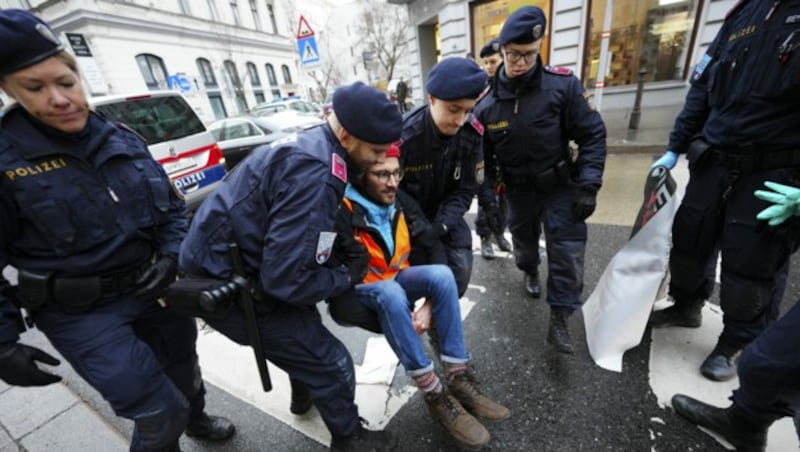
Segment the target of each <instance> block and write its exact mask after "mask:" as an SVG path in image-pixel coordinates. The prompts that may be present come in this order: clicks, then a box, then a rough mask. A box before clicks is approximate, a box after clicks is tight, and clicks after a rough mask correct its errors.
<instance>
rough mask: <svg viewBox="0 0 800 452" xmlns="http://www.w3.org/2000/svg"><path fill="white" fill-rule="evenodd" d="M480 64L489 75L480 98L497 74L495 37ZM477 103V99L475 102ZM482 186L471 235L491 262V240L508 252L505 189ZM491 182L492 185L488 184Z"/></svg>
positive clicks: (497, 185) (498, 60) (498, 58)
mask: <svg viewBox="0 0 800 452" xmlns="http://www.w3.org/2000/svg"><path fill="white" fill-rule="evenodd" d="M480 57H481V63H482V64H483V69H484V70H485V71H486V75H488V76H489V85H488V86H487V87H486V89H485V90H484V91H483V93H481V98H483V97H485V96H486V95H487V94H489V91H490V90H491V83H492V79H494V76H495V74H496V73H497V67H498V66H500V63H502V62H503V57H502V55H500V41H499V40H498V39H497V38H494V39H492V40H491V41H489V42H488V43H487V44H486V45H485V46H483V48H482V49H481V52H480ZM479 102H480V99H479ZM484 179H485V180H484V184H483V185H482V186H481V188H480V189H479V192H478V215H477V218H476V219H475V232H476V233H477V234H478V236H479V237H480V238H481V257H483V258H484V259H494V248H493V247H492V239H494V241H495V242H496V243H497V247H498V248H500V250H502V251H506V252H508V251H511V244H510V243H508V240H506V238H505V237H504V236H503V233H504V232H505V230H506V227H508V203H507V202H506V197H505V196H504V194H503V191H504V190H505V188H504V187H503V185H502V183H500V182H499V181H497V180H496V178H488V179H487V178H484ZM490 179H491V181H494V185H492V184H490V183H489V182H491V181H490ZM488 204H496V205H497V208H496V209H492V208H491V207H490V209H489V211H490V212H493V213H495V217H493V218H492V217H488V216H487V215H486V212H485V209H484V207H483V206H484V205H488Z"/></svg>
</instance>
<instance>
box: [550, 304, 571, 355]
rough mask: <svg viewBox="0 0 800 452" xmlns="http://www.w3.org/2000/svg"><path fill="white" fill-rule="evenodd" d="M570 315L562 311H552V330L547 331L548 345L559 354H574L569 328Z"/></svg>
mask: <svg viewBox="0 0 800 452" xmlns="http://www.w3.org/2000/svg"><path fill="white" fill-rule="evenodd" d="M567 317H569V314H568V313H567V312H565V311H562V310H557V309H551V310H550V328H549V329H548V330H547V343H548V344H550V345H552V346H553V347H555V349H556V351H557V352H559V353H566V354H569V355H571V354H573V353H575V349H574V348H573V347H572V338H571V337H570V335H569V328H567Z"/></svg>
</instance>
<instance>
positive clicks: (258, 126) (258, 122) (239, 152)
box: [208, 114, 307, 169]
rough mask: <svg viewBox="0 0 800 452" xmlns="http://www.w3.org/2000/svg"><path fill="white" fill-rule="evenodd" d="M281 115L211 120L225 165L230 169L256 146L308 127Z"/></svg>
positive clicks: (211, 128)
mask: <svg viewBox="0 0 800 452" xmlns="http://www.w3.org/2000/svg"><path fill="white" fill-rule="evenodd" d="M276 116H277V118H276ZM280 116H281V114H276V115H272V116H238V117H234V118H226V119H221V120H219V121H215V122H213V123H211V125H209V126H208V130H209V131H210V132H211V134H212V135H214V138H216V139H217V142H218V143H219V146H220V148H221V149H222V153H223V154H224V155H225V161H226V162H227V163H228V168H231V169H233V167H235V166H236V165H237V164H238V163H239V162H241V161H242V160H243V159H244V158H245V157H247V156H248V155H250V153H251V152H253V149H255V148H257V147H258V146H261V145H262V144H270V143H272V142H273V141H275V140H278V139H280V138H283V137H286V136H288V135H289V134H291V133H294V132H300V131H302V130H303V129H304V128H306V127H307V126H305V125H301V124H289V123H285V122H281V120H280Z"/></svg>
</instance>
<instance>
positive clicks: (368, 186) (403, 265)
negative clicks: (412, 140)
mask: <svg viewBox="0 0 800 452" xmlns="http://www.w3.org/2000/svg"><path fill="white" fill-rule="evenodd" d="M402 178H403V170H402V169H401V168H400V162H399V151H398V150H397V148H396V147H394V146H393V147H392V148H390V149H389V150H388V151H387V152H386V159H385V160H384V161H383V162H378V163H376V164H375V165H373V166H372V167H371V168H370V169H369V170H367V171H366V172H364V173H363V174H362V175H361V176H360V177H358V178H353V179H352V181H351V184H348V186H347V188H346V189H345V193H344V196H345V197H344V206H343V207H342V208H340V209H339V215H338V218H337V225H336V229H337V231H338V232H339V234H340V235H342V236H344V235H345V234H349V235H351V237H352V236H354V237H353V239H354V240H356V241H357V242H358V243H360V244H362V245H363V246H365V247H366V248H367V250H368V252H369V255H370V260H369V272H368V273H367V275H366V276H365V277H364V279H363V280H362V281H361V282H362V284H358V285H357V286H356V287H355V293H348V294H345V295H343V296H339V297H335V298H334V299H332V300H331V301H330V311H331V315H332V316H333V318H334V320H336V321H337V322H341V323H344V324H350V325H357V326H364V327H366V328H368V329H370V330H372V331H376V330H377V332H383V334H385V335H386V340H387V341H388V342H389V344H390V345H391V347H392V350H394V352H395V354H396V355H397V357H398V358H399V359H400V362H401V363H402V364H403V367H404V368H405V369H406V373H407V374H408V376H410V377H411V378H413V379H414V381H415V382H416V384H417V387H418V388H419V390H420V392H421V393H422V394H423V395H424V400H425V403H426V405H427V406H428V411H429V412H430V414H431V417H433V419H434V420H436V421H437V422H438V423H439V424H441V425H442V427H444V429H445V430H446V431H447V433H448V434H449V435H450V436H452V437H453V438H454V439H455V440H456V442H457V443H458V444H459V445H460V446H462V447H465V448H467V449H470V450H474V449H477V448H479V447H481V446H483V445H484V444H486V443H487V442H489V439H490V435H489V431H488V430H486V428H485V427H484V426H483V425H481V423H480V422H479V421H478V420H477V419H475V417H478V418H481V419H486V420H487V421H499V420H503V419H506V418H508V417H509V416H510V413H509V411H508V409H507V408H506V407H504V406H502V405H500V404H498V403H497V402H494V401H493V400H491V399H490V398H488V397H487V396H486V395H484V394H483V391H482V390H481V388H480V386H479V385H478V383H477V381H476V380H475V378H474V377H473V375H472V371H471V370H469V369H468V368H467V362H468V361H469V358H470V356H469V353H467V351H466V347H465V345H464V331H463V328H462V325H461V309H460V306H459V302H458V292H457V289H456V282H455V279H454V278H453V272H451V271H450V269H449V268H447V266H445V265H416V266H409V262H408V255H409V253H410V252H411V250H412V249H413V248H414V246H416V244H415V243H414V242H415V240H414V232H415V229H419V227H420V225H419V224H418V223H419V222H423V223H427V222H426V221H425V220H424V219H419V216H416V215H414V213H415V210H416V209H415V207H416V206H414V204H415V203H414V201H413V200H409V199H407V195H406V196H405V197H403V198H399V197H398V196H397V193H398V191H397V189H398V185H399V183H400V180H402ZM401 196H402V195H401ZM407 218H408V220H407ZM421 297H427V298H426V300H425V302H424V304H423V306H422V307H421V308H420V309H419V310H417V311H415V312H413V313H412V309H413V308H414V301H415V300H416V299H418V298H421ZM365 310H366V311H367V313H368V314H367V315H364V316H363V317H364V318H366V319H367V320H366V321H359V320H358V319H356V320H355V321H354V320H353V313H354V312H359V311H365ZM431 314H432V316H433V321H434V322H435V323H436V327H437V330H438V332H439V337H438V339H439V347H438V350H439V351H441V353H440V355H439V357H440V360H441V362H442V364H443V366H444V369H445V375H446V379H445V381H444V382H442V381H440V380H439V377H438V376H437V375H436V373H435V372H434V366H433V362H432V361H431V360H430V358H428V357H427V356H426V355H425V350H424V349H423V346H422V341H421V340H420V337H419V335H418V334H421V333H423V332H425V331H427V330H428V327H429V326H430V322H431ZM370 317H371V318H372V320H371V321H369V318H370ZM375 323H378V324H379V325H380V327H379V328H378V329H376V328H374V327H373V325H374V324H375ZM443 383H444V384H443ZM465 409H466V410H465ZM473 416H475V417H473Z"/></svg>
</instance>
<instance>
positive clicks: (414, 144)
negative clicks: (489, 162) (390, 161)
mask: <svg viewBox="0 0 800 452" xmlns="http://www.w3.org/2000/svg"><path fill="white" fill-rule="evenodd" d="M486 79H487V77H486V73H485V72H483V71H482V70H481V68H480V67H478V65H477V64H476V63H475V62H474V61H472V60H469V59H467V58H462V57H451V58H445V59H443V60H442V61H440V62H439V63H437V64H436V65H435V66H433V68H432V69H431V71H430V73H429V74H428V82H427V84H426V86H425V89H426V90H427V91H428V96H429V103H428V105H424V106H422V107H419V108H417V109H416V110H414V111H412V112H411V113H409V114H408V115H407V116H406V117H405V118H404V121H403V134H402V138H401V143H400V151H401V153H400V154H401V158H402V162H401V165H402V166H403V168H405V177H404V178H403V180H402V182H401V183H400V189H401V190H403V191H404V192H406V193H408V194H409V195H410V196H411V197H412V198H413V199H414V200H416V201H417V202H418V203H419V205H420V207H421V208H422V210H423V211H424V212H425V215H426V217H427V218H428V221H430V222H431V229H430V231H431V232H430V235H432V236H435V237H436V238H437V239H439V240H441V241H442V242H443V243H444V245H445V248H446V251H447V262H446V263H447V264H448V265H449V266H450V268H451V270H453V274H454V275H455V277H456V283H457V285H458V294H459V296H462V295H464V292H466V291H467V285H468V284H469V278H470V274H471V273H472V232H471V231H470V229H469V226H467V223H466V222H465V221H464V214H465V213H466V212H467V210H469V206H470V204H471V203H472V198H473V197H474V196H475V194H476V192H477V190H478V188H480V186H481V184H482V183H483V178H484V167H483V151H482V149H481V148H482V144H481V136H482V134H483V126H482V125H481V124H480V123H479V122H478V120H477V119H476V118H475V117H474V116H473V115H472V114H470V111H471V110H472V108H473V107H474V106H475V101H476V99H477V98H478V96H479V95H480V94H481V92H482V91H483V90H484V88H485V87H486ZM462 126H463V127H462ZM492 207H494V206H490V208H492ZM492 215H494V213H492ZM411 262H412V264H415V265H416V264H422V263H433V262H428V261H425V260H424V259H420V257H419V256H418V255H416V254H415V251H414V250H412V256H411Z"/></svg>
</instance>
